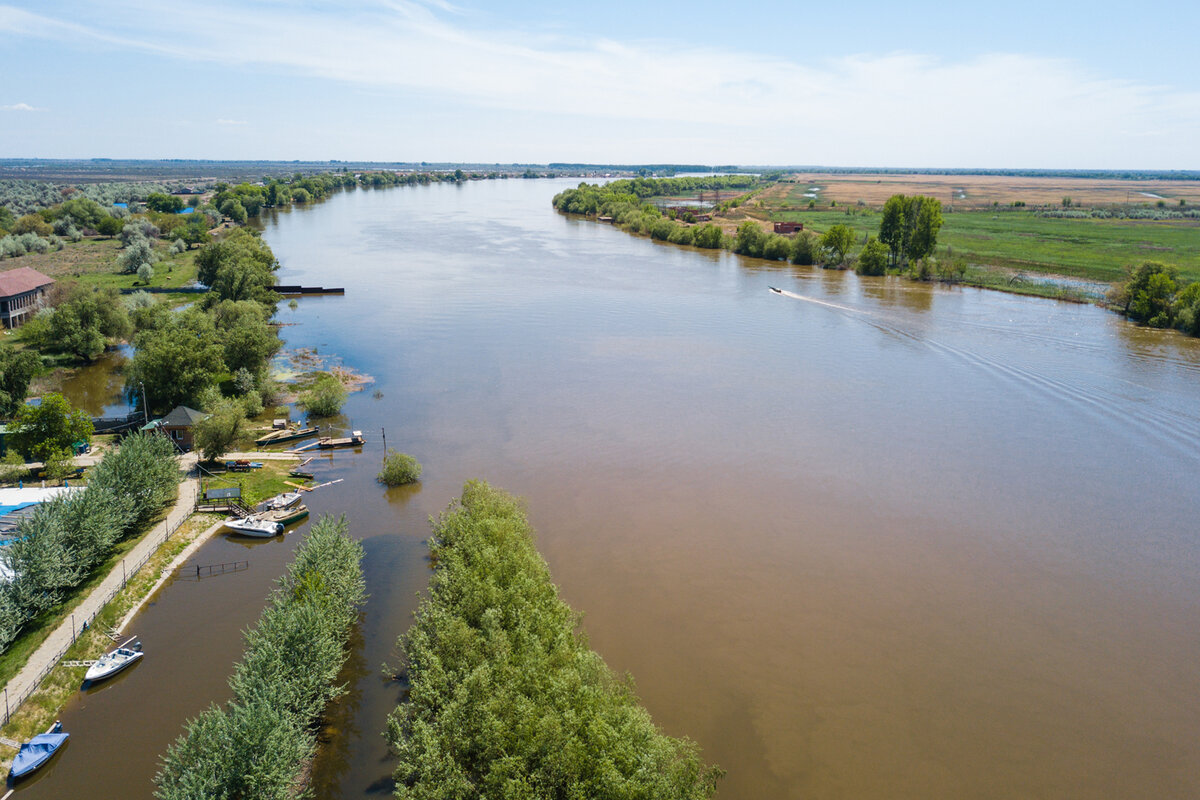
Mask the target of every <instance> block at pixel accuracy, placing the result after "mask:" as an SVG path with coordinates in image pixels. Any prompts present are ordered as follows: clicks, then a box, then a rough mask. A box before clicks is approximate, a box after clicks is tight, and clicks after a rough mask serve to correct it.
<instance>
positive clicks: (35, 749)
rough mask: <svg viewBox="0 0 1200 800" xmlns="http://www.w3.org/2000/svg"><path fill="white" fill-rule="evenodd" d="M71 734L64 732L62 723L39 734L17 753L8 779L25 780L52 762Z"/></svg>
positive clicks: (57, 723)
mask: <svg viewBox="0 0 1200 800" xmlns="http://www.w3.org/2000/svg"><path fill="white" fill-rule="evenodd" d="M70 735H71V734H69V733H63V732H62V723H61V722H55V723H54V724H53V725H51V726H50V730H48V731H46V732H45V733H39V734H38V735H37V736H35V737H33V738H32V739H30V740H29V741H28V742H26V743H25V744H23V745H21V749H20V750H18V751H17V757H16V758H14V759H13V763H12V770H11V771H10V772H9V773H8V777H9V778H11V779H12V780H14V781H15V780H17V779H19V778H23V777H25V776H26V775H28V774H29V773H31V772H33V771H34V770H36V769H37V768H38V767H40V766H42V765H43V764H45V763H46V762H47V761H49V760H50V757H51V756H53V755H54V753H55V752H56V751H57V750H58V748H60V747H62V746H63V743H64V742H65V741H67V737H68V736H70Z"/></svg>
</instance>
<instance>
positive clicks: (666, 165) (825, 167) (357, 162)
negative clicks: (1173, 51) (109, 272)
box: [0, 156, 1200, 180]
mask: <svg viewBox="0 0 1200 800" xmlns="http://www.w3.org/2000/svg"><path fill="white" fill-rule="evenodd" d="M36 163H47V164H51V163H53V164H91V163H105V164H197V165H203V164H214V165H221V164H236V165H242V164H245V165H253V164H272V165H279V166H286V165H293V164H294V165H299V166H367V167H370V166H379V167H391V166H397V167H424V168H429V169H443V168H450V169H454V168H464V167H480V168H486V167H493V168H495V167H502V168H512V169H517V168H533V167H540V168H543V169H547V170H553V169H562V170H600V169H610V170H618V171H630V170H639V169H645V170H675V171H679V172H686V171H701V170H711V171H722V170H747V171H748V170H772V171H784V172H831V173H836V172H850V173H854V172H857V173H880V174H897V173H905V172H912V173H918V174H919V173H948V174H963V175H987V174H992V173H996V174H1013V173H1017V174H1028V175H1037V174H1040V173H1046V174H1048V175H1049V176H1051V177H1062V176H1069V175H1079V176H1080V177H1088V176H1089V175H1092V174H1101V175H1108V176H1116V175H1117V174H1120V173H1136V174H1140V175H1158V176H1163V175H1173V176H1187V177H1189V178H1194V179H1197V180H1200V169H1153V168H1147V167H1078V168H1070V167H980V166H969V167H947V166H904V165H900V166H897V165H890V166H889V165H871V164H864V165H847V164H733V163H724V164H715V163H714V164H684V163H671V162H644V163H601V162H575V161H430V160H389V159H337V158H329V159H324V158H309V159H305V158H299V159H297V158H290V159H283V158H192V157H173V158H115V157H109V156H88V157H78V158H70V157H43V156H0V166H11V165H20V164H36Z"/></svg>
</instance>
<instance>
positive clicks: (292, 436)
mask: <svg viewBox="0 0 1200 800" xmlns="http://www.w3.org/2000/svg"><path fill="white" fill-rule="evenodd" d="M319 432H320V431H319V430H318V429H317V428H286V429H284V430H281V431H272V432H271V433H268V434H265V435H263V436H260V437H259V438H257V439H255V440H254V443H255V444H256V445H258V446H259V447H265V446H266V445H271V444H279V443H281V442H294V441H296V440H297V439H307V438H308V437H310V436H316V435H317V434H318V433H319Z"/></svg>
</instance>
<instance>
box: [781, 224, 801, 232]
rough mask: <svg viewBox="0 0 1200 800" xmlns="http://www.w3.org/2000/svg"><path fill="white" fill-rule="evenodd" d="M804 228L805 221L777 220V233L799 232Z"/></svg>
mask: <svg viewBox="0 0 1200 800" xmlns="http://www.w3.org/2000/svg"><path fill="white" fill-rule="evenodd" d="M802 230H804V223H803V222H776V223H775V232H776V233H798V232H800V231H802Z"/></svg>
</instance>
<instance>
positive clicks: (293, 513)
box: [258, 503, 308, 525]
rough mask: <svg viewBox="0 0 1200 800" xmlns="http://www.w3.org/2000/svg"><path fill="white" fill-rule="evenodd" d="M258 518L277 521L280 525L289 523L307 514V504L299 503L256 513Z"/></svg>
mask: <svg viewBox="0 0 1200 800" xmlns="http://www.w3.org/2000/svg"><path fill="white" fill-rule="evenodd" d="M258 516H259V518H260V519H264V520H269V521H271V522H278V523H279V524H280V525H291V524H292V523H293V522H298V521H299V520H302V519H304V518H305V517H307V516H308V506H306V505H304V504H303V503H301V504H300V505H298V506H290V507H288V508H276V509H273V510H271V511H266V512H263V513H262V514H259V515H258Z"/></svg>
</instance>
